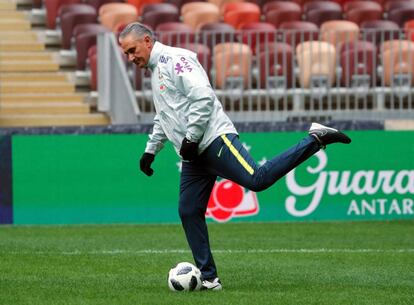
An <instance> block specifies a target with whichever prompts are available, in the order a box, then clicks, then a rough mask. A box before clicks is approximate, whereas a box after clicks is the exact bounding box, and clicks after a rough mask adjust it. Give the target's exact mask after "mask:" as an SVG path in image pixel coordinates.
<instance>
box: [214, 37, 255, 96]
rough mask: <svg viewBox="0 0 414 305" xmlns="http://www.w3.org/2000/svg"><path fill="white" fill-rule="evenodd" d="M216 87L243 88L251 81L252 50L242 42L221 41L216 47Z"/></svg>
mask: <svg viewBox="0 0 414 305" xmlns="http://www.w3.org/2000/svg"><path fill="white" fill-rule="evenodd" d="M213 54H214V59H215V63H214V68H215V82H214V84H215V87H216V88H220V89H242V88H243V87H245V88H246V87H247V85H248V82H249V74H250V68H251V64H252V51H251V49H250V47H249V46H248V45H245V44H242V43H231V42H229V43H220V44H217V45H216V46H215V47H214V50H213Z"/></svg>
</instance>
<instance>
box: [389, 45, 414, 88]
mask: <svg viewBox="0 0 414 305" xmlns="http://www.w3.org/2000/svg"><path fill="white" fill-rule="evenodd" d="M381 59H382V67H383V82H384V84H385V85H386V86H406V87H411V86H412V85H414V42H412V41H409V40H390V41H385V42H384V43H383V44H382V46H381Z"/></svg>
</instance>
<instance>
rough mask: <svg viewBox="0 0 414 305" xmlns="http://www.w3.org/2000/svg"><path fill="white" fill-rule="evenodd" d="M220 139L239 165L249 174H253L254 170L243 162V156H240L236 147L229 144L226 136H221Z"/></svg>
mask: <svg viewBox="0 0 414 305" xmlns="http://www.w3.org/2000/svg"><path fill="white" fill-rule="evenodd" d="M221 138H222V139H223V141H224V144H226V145H227V147H228V148H229V149H230V151H231V153H232V154H233V155H234V156H235V157H236V159H237V160H238V161H239V162H240V164H241V165H242V166H243V167H244V169H245V170H246V171H247V172H248V173H249V174H250V175H253V174H254V169H253V168H252V167H251V166H250V165H249V163H247V162H246V160H244V158H243V156H242V155H240V153H239V152H238V150H237V149H236V147H234V146H233V144H231V142H230V140H229V139H228V138H227V137H226V135H222V136H221Z"/></svg>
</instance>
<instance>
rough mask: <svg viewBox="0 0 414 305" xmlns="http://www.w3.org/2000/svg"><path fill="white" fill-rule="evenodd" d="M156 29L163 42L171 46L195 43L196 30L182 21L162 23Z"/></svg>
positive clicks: (159, 38)
mask: <svg viewBox="0 0 414 305" xmlns="http://www.w3.org/2000/svg"><path fill="white" fill-rule="evenodd" d="M155 31H156V33H157V38H158V40H159V41H160V42H161V43H164V44H167V45H171V46H177V45H182V44H188V43H193V42H194V41H195V37H196V36H195V32H194V30H193V29H192V28H191V27H190V26H188V25H187V24H185V23H182V22H165V23H161V24H159V25H158V26H157V27H156V29H155Z"/></svg>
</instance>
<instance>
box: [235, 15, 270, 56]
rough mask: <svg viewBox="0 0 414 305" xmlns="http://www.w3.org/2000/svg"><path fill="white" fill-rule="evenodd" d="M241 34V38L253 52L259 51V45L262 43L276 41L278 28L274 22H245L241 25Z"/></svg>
mask: <svg viewBox="0 0 414 305" xmlns="http://www.w3.org/2000/svg"><path fill="white" fill-rule="evenodd" d="M240 30H241V34H240V36H241V37H240V38H239V40H240V41H241V42H242V43H244V44H247V45H249V46H250V48H251V49H252V50H253V54H256V53H258V47H259V45H260V44H261V43H264V42H268V43H269V42H272V41H275V40H276V38H277V36H276V28H275V26H274V25H273V24H271V23H267V22H251V23H245V24H243V25H242V26H241V27H240Z"/></svg>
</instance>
